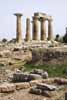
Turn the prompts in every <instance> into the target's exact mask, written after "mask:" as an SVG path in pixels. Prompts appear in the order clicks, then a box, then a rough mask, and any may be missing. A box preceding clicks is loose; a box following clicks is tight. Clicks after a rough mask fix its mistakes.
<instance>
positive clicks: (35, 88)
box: [29, 86, 42, 95]
mask: <svg viewBox="0 0 67 100" xmlns="http://www.w3.org/2000/svg"><path fill="white" fill-rule="evenodd" d="M29 92H30V93H32V94H37V95H41V94H42V90H41V89H37V87H36V86H34V87H33V88H31V89H30V91H29Z"/></svg>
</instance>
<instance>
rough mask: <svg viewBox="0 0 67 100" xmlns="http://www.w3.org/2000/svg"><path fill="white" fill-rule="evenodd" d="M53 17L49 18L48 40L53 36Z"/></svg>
mask: <svg viewBox="0 0 67 100" xmlns="http://www.w3.org/2000/svg"><path fill="white" fill-rule="evenodd" d="M52 21H53V19H52V17H50V18H49V19H48V40H52V38H53V27H52Z"/></svg>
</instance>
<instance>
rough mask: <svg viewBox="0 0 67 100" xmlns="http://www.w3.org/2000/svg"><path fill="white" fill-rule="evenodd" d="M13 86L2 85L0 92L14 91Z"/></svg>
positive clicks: (9, 84)
mask: <svg viewBox="0 0 67 100" xmlns="http://www.w3.org/2000/svg"><path fill="white" fill-rule="evenodd" d="M15 89H16V88H15V85H14V84H12V83H4V84H2V85H0V92H2V93H10V92H14V91H15Z"/></svg>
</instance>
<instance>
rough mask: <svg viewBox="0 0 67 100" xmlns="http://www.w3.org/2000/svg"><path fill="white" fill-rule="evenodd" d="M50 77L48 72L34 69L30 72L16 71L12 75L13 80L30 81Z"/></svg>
mask: <svg viewBox="0 0 67 100" xmlns="http://www.w3.org/2000/svg"><path fill="white" fill-rule="evenodd" d="M43 78H44V79H46V78H48V73H47V72H45V71H43V70H38V71H37V69H36V70H34V71H32V72H30V73H28V72H15V73H14V74H13V77H12V81H13V82H29V81H32V80H38V79H43Z"/></svg>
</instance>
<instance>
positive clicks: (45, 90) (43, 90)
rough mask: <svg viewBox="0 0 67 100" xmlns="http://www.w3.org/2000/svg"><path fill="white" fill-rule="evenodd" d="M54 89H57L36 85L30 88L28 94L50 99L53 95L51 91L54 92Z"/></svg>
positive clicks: (42, 84)
mask: <svg viewBox="0 0 67 100" xmlns="http://www.w3.org/2000/svg"><path fill="white" fill-rule="evenodd" d="M56 89H57V87H56V86H53V85H48V84H44V83H38V84H37V85H36V86H34V87H32V88H31V89H30V91H29V92H30V93H32V94H37V95H43V96H47V97H51V96H52V95H54V94H53V91H54V92H55V91H56Z"/></svg>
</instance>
